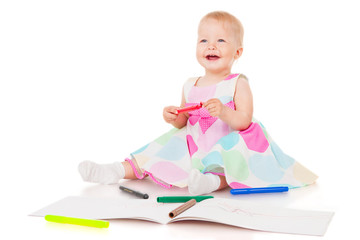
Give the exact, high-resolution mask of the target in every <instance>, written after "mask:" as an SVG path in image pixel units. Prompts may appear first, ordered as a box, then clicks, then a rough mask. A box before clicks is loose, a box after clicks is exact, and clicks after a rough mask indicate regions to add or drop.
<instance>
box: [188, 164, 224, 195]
mask: <svg viewBox="0 0 360 240" xmlns="http://www.w3.org/2000/svg"><path fill="white" fill-rule="evenodd" d="M227 186H228V184H227V182H226V180H225V176H218V175H214V174H211V173H207V174H202V173H201V172H200V171H199V170H198V169H193V170H191V172H190V175H189V181H188V189H189V192H190V193H191V194H194V195H201V194H207V193H211V192H214V191H216V190H220V189H223V188H225V187H227Z"/></svg>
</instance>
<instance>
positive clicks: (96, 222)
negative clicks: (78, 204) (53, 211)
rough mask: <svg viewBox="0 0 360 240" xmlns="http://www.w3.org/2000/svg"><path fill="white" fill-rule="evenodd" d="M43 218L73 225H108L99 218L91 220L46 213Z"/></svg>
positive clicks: (97, 226)
mask: <svg viewBox="0 0 360 240" xmlns="http://www.w3.org/2000/svg"><path fill="white" fill-rule="evenodd" d="M45 220H46V221H49V222H56V223H68V224H75V225H81V226H88V227H96V228H108V227H109V222H106V221H101V220H93V219H83V218H72V217H63V216H55V215H46V216H45Z"/></svg>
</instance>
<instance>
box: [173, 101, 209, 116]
mask: <svg viewBox="0 0 360 240" xmlns="http://www.w3.org/2000/svg"><path fill="white" fill-rule="evenodd" d="M202 105H203V104H202V103H200V104H197V105H194V106H190V107H184V108H181V109H178V110H177V112H178V114H179V113H182V112H190V111H194V110H196V109H199V108H202Z"/></svg>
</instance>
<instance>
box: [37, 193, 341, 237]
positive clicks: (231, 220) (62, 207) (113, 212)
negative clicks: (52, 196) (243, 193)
mask: <svg viewBox="0 0 360 240" xmlns="http://www.w3.org/2000/svg"><path fill="white" fill-rule="evenodd" d="M181 204H182V203H158V202H156V200H152V199H149V200H143V199H131V200H129V199H127V200H124V199H119V198H91V197H66V198H64V199H62V200H60V201H58V202H55V203H53V204H51V205H49V206H47V207H45V208H42V209H40V210H38V211H36V212H34V213H32V214H30V215H31V216H45V215H48V214H51V215H60V216H67V217H78V218H89V219H141V220H147V221H152V222H157V223H161V224H167V223H171V222H176V221H183V220H199V221H209V222H217V223H222V224H228V225H232V226H237V227H243V228H249V229H254V230H262V231H270V232H281V233H293V234H306V235H318V236H322V235H324V234H325V232H326V229H327V227H328V225H329V223H330V221H331V219H332V217H333V215H334V213H333V212H323V211H307V210H296V209H288V208H279V207H270V206H264V205H258V204H250V203H248V202H243V201H241V200H233V199H225V198H212V199H207V200H204V201H202V202H199V203H197V204H196V205H195V206H193V207H191V208H190V209H188V210H186V211H185V212H183V213H181V214H180V215H179V216H177V217H175V218H173V219H171V218H170V217H169V212H171V211H172V210H174V209H175V208H177V207H178V206H180V205H181Z"/></svg>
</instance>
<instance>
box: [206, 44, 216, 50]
mask: <svg viewBox="0 0 360 240" xmlns="http://www.w3.org/2000/svg"><path fill="white" fill-rule="evenodd" d="M208 49H209V50H215V49H216V46H215V44H209V45H208Z"/></svg>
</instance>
